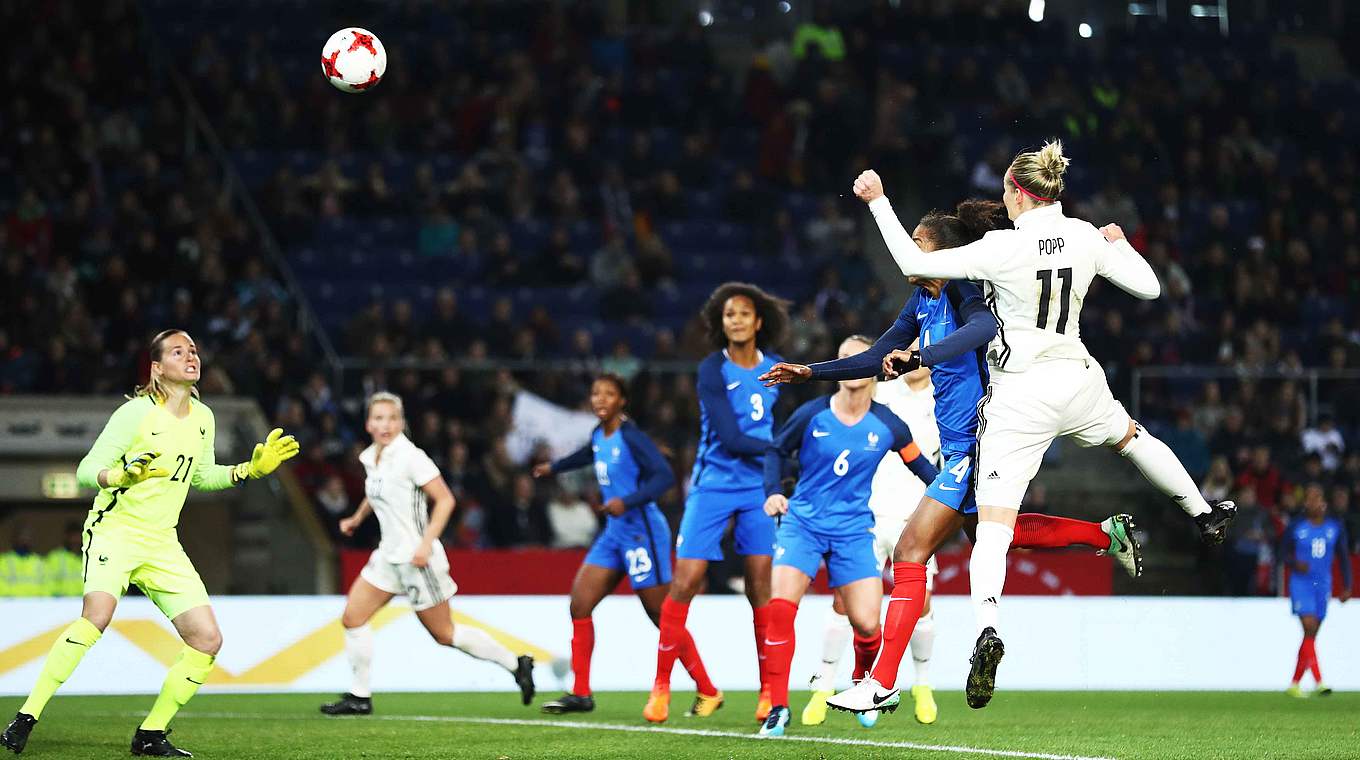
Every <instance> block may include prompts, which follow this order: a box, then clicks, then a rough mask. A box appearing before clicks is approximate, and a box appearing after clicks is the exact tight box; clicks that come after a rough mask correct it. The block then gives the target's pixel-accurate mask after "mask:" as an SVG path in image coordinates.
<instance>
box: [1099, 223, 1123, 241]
mask: <svg viewBox="0 0 1360 760" xmlns="http://www.w3.org/2000/svg"><path fill="white" fill-rule="evenodd" d="M1100 234H1102V235H1104V236H1105V240H1107V241H1109V242H1111V243H1113V242H1114V241H1116V240H1126V239H1127V238H1125V237H1124V230H1122V229H1120V228H1119V225H1117V224H1107V225H1105V226H1104V227H1101V228H1100Z"/></svg>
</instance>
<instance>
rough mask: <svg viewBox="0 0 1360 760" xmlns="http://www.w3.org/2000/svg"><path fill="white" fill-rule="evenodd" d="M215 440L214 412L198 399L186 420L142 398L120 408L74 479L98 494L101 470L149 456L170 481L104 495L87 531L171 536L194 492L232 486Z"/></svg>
mask: <svg viewBox="0 0 1360 760" xmlns="http://www.w3.org/2000/svg"><path fill="white" fill-rule="evenodd" d="M215 434H216V422H215V421H214V419H213V413H212V410H211V409H209V408H208V407H207V405H206V404H204V403H203V402H201V401H199V400H198V399H192V400H190V402H189V414H188V415H187V416H186V417H184V418H182V419H181V418H179V417H176V416H175V415H173V414H171V413H170V412H168V411H166V409H165V407H163V406H161V405H160V404H158V403H156V402H155V401H154V400H153V399H152V398H151V397H150V396H139V397H137V398H135V399H132V400H130V401H128V402H127V403H125V404H123V405H122V406H120V407H119V408H118V410H117V411H115V412H114V413H113V416H112V417H110V418H109V421H108V424H106V425H105V426H104V430H103V431H102V432H101V433H100V434H99V438H97V439H96V440H95V442H94V446H93V447H91V448H90V453H88V454H86V455H85V458H84V459H82V460H81V462H80V466H79V468H78V469H77V471H76V475H77V478H78V479H79V480H80V483H81V485H84V486H86V487H89V488H98V483H97V481H96V478H97V477H98V475H99V472H100V471H101V470H111V469H121V468H122V467H123V466H124V465H126V464H127V462H129V461H131V460H132V459H133V458H134V457H136V456H138V455H140V454H143V453H146V452H155V453H158V454H159V456H158V457H156V459H155V460H153V461H152V462H151V466H152V467H154V468H159V469H162V470H165V471H166V472H167V473H169V475H168V476H167V477H164V478H149V479H147V480H145V481H142V482H141V483H138V484H137V485H134V486H131V487H130V488H118V489H112V488H104V489H100V491H99V494H98V495H97V496H95V499H94V506H93V508H91V510H90V515H89V517H88V518H87V519H86V521H85V526H86V529H87V530H97V529H98V528H104V527H118V528H132V529H134V530H138V531H142V532H144V533H148V534H152V535H155V534H164V533H173V532H174V530H175V526H176V525H178V524H179V513H180V510H182V509H183V508H184V500H185V498H186V497H187V496H188V494H189V487H190V486H193V487H194V488H197V489H199V490H203V491H217V490H222V489H225V488H230V487H231V485H232V482H231V467H229V466H227V465H219V464H217V462H216V460H215V458H214V456H213V438H214V436H215ZM96 526H98V528H96Z"/></svg>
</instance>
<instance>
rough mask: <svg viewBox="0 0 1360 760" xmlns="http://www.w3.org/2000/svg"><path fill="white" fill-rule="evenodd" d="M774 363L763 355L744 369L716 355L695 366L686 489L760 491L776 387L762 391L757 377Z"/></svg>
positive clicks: (774, 359)
mask: <svg viewBox="0 0 1360 760" xmlns="http://www.w3.org/2000/svg"><path fill="white" fill-rule="evenodd" d="M779 361H782V360H781V359H780V358H779V357H778V356H775V355H773V354H765V353H763V352H762V353H761V355H760V361H759V362H758V363H757V364H756V366H755V367H753V368H751V369H745V368H743V367H739V366H737V365H736V364H734V363H732V361H731V360H729V359H728V358H727V352H726V351H715V352H714V353H712V354H709V356H708V357H707V358H706V359H704V360H703V362H701V363H700V364H699V381H698V391H699V447H698V452H697V454H696V456H695V459H694V470H693V472H692V473H691V475H690V485H691V486H693V487H694V488H702V489H706V490H714V491H740V490H747V489H758V488H760V487H761V483H762V457H763V456H764V453H765V449H766V448H767V447H768V446H769V442H770V441H771V440H772V439H773V437H774V417H773V414H774V405H775V402H776V401H778V400H779V387H778V386H775V387H773V388H766V387H765V385H764V383H762V382H760V381H759V380H757V379H756V378H758V377H760V375H762V374H763V373H765V372H766V371H768V370H769V369H770V367H773V366H774V365H775V364H776V363H777V362H779Z"/></svg>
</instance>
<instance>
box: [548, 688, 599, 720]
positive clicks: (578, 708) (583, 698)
mask: <svg viewBox="0 0 1360 760" xmlns="http://www.w3.org/2000/svg"><path fill="white" fill-rule="evenodd" d="M594 710H595V698H594V697H592V696H590V695H589V694H585V695H581V694H570V693H568V694H563V695H562V696H560V697H558V698H557V699H554V700H553V701H551V702H544V703H543V712H545V713H548V714H550V715H561V714H562V713H573V712H580V713H587V712H593V711H594Z"/></svg>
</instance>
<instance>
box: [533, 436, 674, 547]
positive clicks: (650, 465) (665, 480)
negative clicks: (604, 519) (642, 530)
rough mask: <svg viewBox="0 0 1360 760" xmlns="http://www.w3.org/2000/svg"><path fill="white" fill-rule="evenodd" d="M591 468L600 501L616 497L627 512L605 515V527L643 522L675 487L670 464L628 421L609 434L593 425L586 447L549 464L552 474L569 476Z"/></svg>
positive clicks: (650, 441)
mask: <svg viewBox="0 0 1360 760" xmlns="http://www.w3.org/2000/svg"><path fill="white" fill-rule="evenodd" d="M591 464H593V465H594V467H595V482H597V483H599V484H600V495H601V497H602V500H603V501H609V500H610V499H612V498H615V497H618V498H620V499H623V505H624V507H625V508H626V509H627V511H626V512H624V513H623V514H622V515H620V516H618V517H615V516H614V515H609V516H608V517H609V523H608V524H609V525H613V524H614V523H615V521H619V520H622V521H626V522H635V521H638V520H645V519H646V517H645V515H644V513H646V512H647V511H648V510H652V511H655V510H656V509H657V507H656V500H657V499H658V498H660V497H661V495H662V494H664V493H665V492H666V489H668V488H670V487H671V486H673V485H675V474H674V473H672V472H671V467H670V464H668V463H667V462H666V459H665V457H663V456H661V452H660V451H658V450H657V448H656V444H654V443H652V440H651V439H650V438H648V437H647V434H646V433H643V432H642V430H641V429H640V428H638V426H637V425H636V424H634V423H633V421H632V420H624V421H623V424H621V425H619V427H618V429H617V430H615V431H614V432H613V433H612V434H606V433H605V432H604V426H603V425H597V426H596V427H595V429H594V430H593V431H591V433H590V443H588V444H587V445H585V446H582V447H581V448H579V449H577V450H576V451H574V452H572V453H571V454H568V455H567V456H565V457H563V458H561V459H559V460H557V461H556V462H553V464H552V471H553V472H569V471H571V470H575V469H577V468H580V467H586V466H588V465H591ZM639 507H641V509H639ZM658 514H659V513H658Z"/></svg>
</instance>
